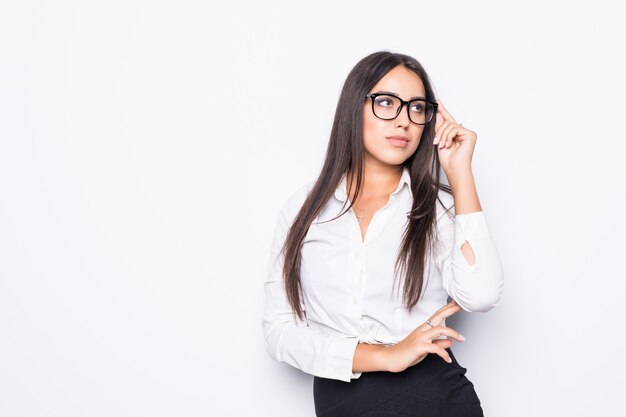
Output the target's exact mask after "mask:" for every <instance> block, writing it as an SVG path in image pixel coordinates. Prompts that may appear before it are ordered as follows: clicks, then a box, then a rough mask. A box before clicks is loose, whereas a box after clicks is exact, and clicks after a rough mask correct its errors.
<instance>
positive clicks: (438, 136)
mask: <svg viewBox="0 0 626 417" xmlns="http://www.w3.org/2000/svg"><path fill="white" fill-rule="evenodd" d="M449 125H450V122H448V121H444V122H443V123H441V125H440V126H439V129H437V130H435V141H434V142H433V143H434V144H435V145H436V144H438V143H439V144H440V143H441V139H442V133H443V131H444V130H445V128H446V127H447V126H449Z"/></svg>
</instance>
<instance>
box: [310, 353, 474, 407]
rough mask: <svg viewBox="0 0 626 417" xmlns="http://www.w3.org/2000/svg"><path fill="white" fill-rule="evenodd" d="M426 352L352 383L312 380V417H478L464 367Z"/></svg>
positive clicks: (317, 378)
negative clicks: (408, 362)
mask: <svg viewBox="0 0 626 417" xmlns="http://www.w3.org/2000/svg"><path fill="white" fill-rule="evenodd" d="M446 351H448V353H449V354H450V357H451V358H452V363H447V362H446V361H445V360H444V359H443V358H442V357H441V356H439V355H436V354H433V353H429V354H428V355H426V357H425V358H424V359H423V360H422V361H421V362H419V363H418V364H416V365H414V366H410V367H408V368H407V369H405V370H404V371H402V372H397V373H393V372H382V371H381V372H363V374H361V376H360V377H359V378H358V379H353V380H352V381H351V382H344V381H340V380H338V379H328V378H321V377H317V376H316V377H314V378H313V400H314V403H315V415H316V416H318V417H352V416H364V417H365V416H378V417H382V416H419V417H457V416H458V417H483V410H482V408H481V406H480V400H479V399H478V396H477V395H476V391H475V390H474V385H473V384H472V383H471V382H470V381H469V380H468V379H467V377H466V376H465V372H466V371H467V369H466V368H464V367H462V366H461V365H459V363H458V362H457V360H456V358H455V357H454V355H453V354H452V350H451V349H450V348H447V349H446Z"/></svg>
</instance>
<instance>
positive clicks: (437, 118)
mask: <svg viewBox="0 0 626 417" xmlns="http://www.w3.org/2000/svg"><path fill="white" fill-rule="evenodd" d="M445 121H446V120H445V119H444V118H443V116H442V115H441V114H438V113H435V132H436V131H437V130H438V129H439V127H440V126H441V125H442V124H443V122H445Z"/></svg>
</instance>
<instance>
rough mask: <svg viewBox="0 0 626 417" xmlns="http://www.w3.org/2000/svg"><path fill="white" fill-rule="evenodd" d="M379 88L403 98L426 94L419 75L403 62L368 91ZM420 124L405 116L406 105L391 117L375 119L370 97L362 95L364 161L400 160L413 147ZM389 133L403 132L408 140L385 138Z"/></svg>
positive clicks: (389, 135)
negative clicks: (363, 97)
mask: <svg viewBox="0 0 626 417" xmlns="http://www.w3.org/2000/svg"><path fill="white" fill-rule="evenodd" d="M381 91H385V92H388V93H393V94H395V95H396V96H398V97H400V98H401V99H403V100H405V101H406V100H409V99H411V98H413V97H426V91H425V90H424V84H423V83H422V80H421V79H420V77H419V76H418V75H417V74H416V73H414V72H413V71H410V70H408V69H406V68H405V67H404V66H403V65H398V66H396V67H395V68H393V69H392V70H391V71H389V72H388V73H387V74H386V75H385V76H384V77H383V78H382V79H381V80H380V81H379V82H378V83H377V84H376V85H375V86H374V88H372V90H370V91H369V93H378V92H381ZM424 127H425V125H418V124H415V123H413V122H411V121H410V120H409V115H408V114H407V106H406V105H405V106H403V107H402V111H401V112H400V114H399V115H398V117H396V118H395V119H393V120H382V119H379V118H378V117H376V116H375V115H374V113H373V111H372V99H370V98H368V99H366V100H365V104H364V107H363V146H364V147H365V160H366V163H375V164H383V165H400V164H402V163H403V162H404V161H405V160H406V159H407V158H409V157H410V156H411V155H413V153H414V152H415V150H416V149H417V145H418V144H419V140H420V138H421V137H422V131H423V130H424ZM391 136H404V137H406V139H407V140H408V142H406V143H404V142H401V141H400V142H398V141H394V140H390V139H388V138H389V137H391Z"/></svg>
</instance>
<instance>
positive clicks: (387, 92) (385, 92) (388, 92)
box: [378, 90, 426, 100]
mask: <svg viewBox="0 0 626 417" xmlns="http://www.w3.org/2000/svg"><path fill="white" fill-rule="evenodd" d="M378 94H393V95H394V96H398V97H400V94H398V93H394V92H392V91H385V90H380V91H378ZM416 98H421V99H424V100H425V99H426V97H422V96H415V97H411V98H410V99H409V100H415V99H416Z"/></svg>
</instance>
